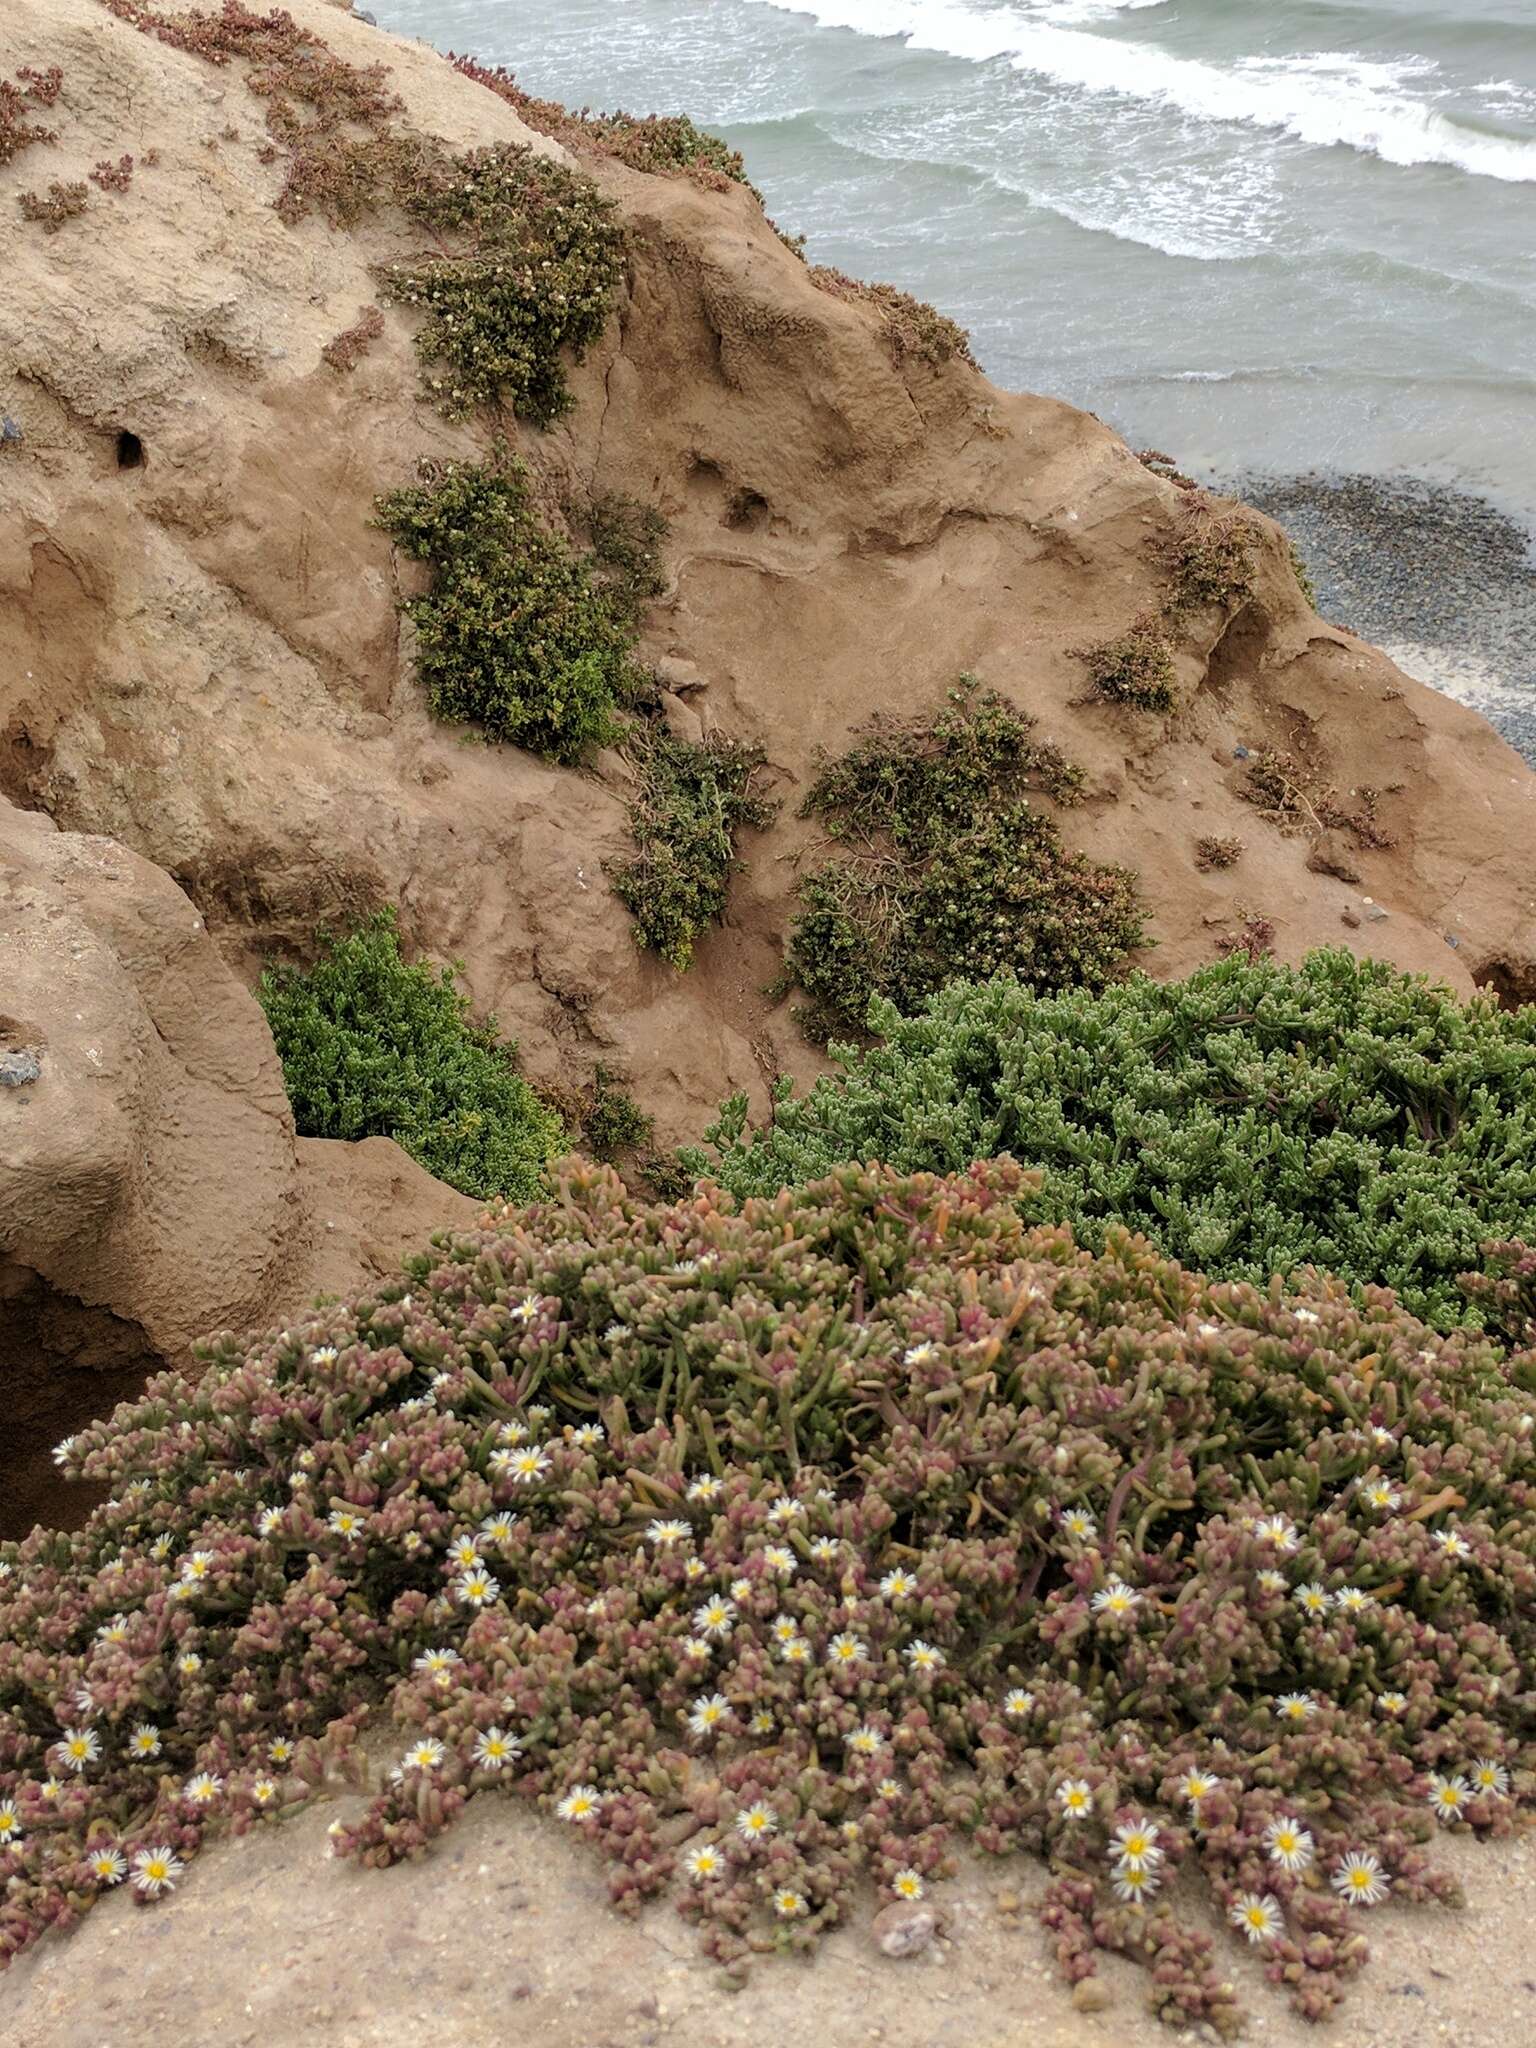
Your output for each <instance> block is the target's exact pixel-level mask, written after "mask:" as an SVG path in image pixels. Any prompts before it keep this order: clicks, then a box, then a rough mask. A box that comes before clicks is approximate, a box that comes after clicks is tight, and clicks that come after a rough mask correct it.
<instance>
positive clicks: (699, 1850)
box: [683, 1842, 725, 1884]
mask: <svg viewBox="0 0 1536 2048" xmlns="http://www.w3.org/2000/svg"><path fill="white" fill-rule="evenodd" d="M683 1868H684V1870H686V1871H687V1873H688V1875H689V1876H690V1877H691V1878H692V1879H693V1881H694V1883H695V1884H702V1883H703V1882H704V1880H705V1878H707V1877H718V1876H719V1875H720V1873H721V1872H722V1871H723V1870H724V1869H725V1858H724V1856H723V1855H722V1854H721V1853H720V1850H719V1848H718V1846H717V1845H716V1844H715V1843H714V1842H700V1843H699V1844H698V1846H697V1847H696V1848H693V1849H690V1850H689V1851H688V1853H687V1855H686V1856H685V1857H684V1858H683Z"/></svg>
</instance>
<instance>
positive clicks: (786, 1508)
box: [768, 1493, 805, 1527]
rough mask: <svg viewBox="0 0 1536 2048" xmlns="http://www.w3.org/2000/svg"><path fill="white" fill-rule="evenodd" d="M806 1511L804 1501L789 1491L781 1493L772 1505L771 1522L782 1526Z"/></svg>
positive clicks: (769, 1511) (769, 1517) (769, 1510)
mask: <svg viewBox="0 0 1536 2048" xmlns="http://www.w3.org/2000/svg"><path fill="white" fill-rule="evenodd" d="M804 1513H805V1503H804V1502H803V1501H798V1500H795V1499H794V1498H793V1497H792V1496H791V1495H789V1494H787V1493H781V1494H780V1495H779V1496H778V1498H777V1499H776V1500H775V1501H773V1503H772V1504H771V1505H770V1507H769V1509H768V1519H769V1521H770V1522H773V1523H775V1524H776V1525H778V1526H779V1527H782V1526H783V1524H784V1523H785V1522H793V1521H795V1520H796V1519H797V1518H798V1517H799V1516H801V1515H803V1514H804Z"/></svg>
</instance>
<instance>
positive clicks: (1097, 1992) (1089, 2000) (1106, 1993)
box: [1072, 1977, 1115, 2012]
mask: <svg viewBox="0 0 1536 2048" xmlns="http://www.w3.org/2000/svg"><path fill="white" fill-rule="evenodd" d="M1114 2002H1115V1994H1114V1993H1113V1992H1112V1991H1111V1990H1110V1988H1109V1986H1108V1985H1107V1984H1105V1983H1103V1982H1101V1980H1100V1979H1099V1978H1097V1977H1082V1978H1079V1980H1078V1981H1077V1983H1076V1984H1074V1985H1073V1986H1072V2003H1073V2005H1074V2006H1075V2007H1076V2009H1077V2011H1079V2012H1107V2011H1108V2010H1109V2008H1110V2007H1111V2006H1112V2005H1113V2004H1114Z"/></svg>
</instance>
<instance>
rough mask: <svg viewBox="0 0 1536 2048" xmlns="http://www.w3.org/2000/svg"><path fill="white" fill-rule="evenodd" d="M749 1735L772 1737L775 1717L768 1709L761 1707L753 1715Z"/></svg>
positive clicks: (748, 1730) (748, 1729)
mask: <svg viewBox="0 0 1536 2048" xmlns="http://www.w3.org/2000/svg"><path fill="white" fill-rule="evenodd" d="M747 1733H748V1734H749V1735H771V1734H772V1733H773V1716H772V1714H770V1713H769V1711H768V1709H767V1708H766V1707H759V1708H758V1709H757V1711H756V1712H755V1713H754V1714H753V1716H752V1718H751V1720H750V1721H749V1722H748V1723H747Z"/></svg>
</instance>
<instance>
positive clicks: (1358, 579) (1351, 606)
mask: <svg viewBox="0 0 1536 2048" xmlns="http://www.w3.org/2000/svg"><path fill="white" fill-rule="evenodd" d="M1218 488H1219V489H1221V490H1222V491H1225V492H1230V493H1231V495H1232V496H1234V497H1238V498H1242V499H1244V500H1245V501H1246V502H1247V503H1248V504H1250V505H1256V506H1257V507H1258V508H1259V510H1260V511H1263V512H1267V513H1268V514H1269V515H1270V517H1271V518H1273V519H1277V520H1278V521H1279V522H1280V524H1281V525H1282V526H1284V527H1285V529H1286V531H1287V532H1288V533H1289V534H1290V536H1291V539H1292V540H1293V541H1294V542H1295V543H1296V547H1297V550H1298V552H1299V553H1300V555H1301V558H1302V560H1303V562H1304V563H1305V565H1306V569H1307V573H1308V574H1309V575H1310V576H1311V578H1312V581H1313V583H1314V584H1315V585H1316V587H1317V607H1318V610H1319V611H1320V612H1321V613H1322V614H1323V616H1324V617H1325V618H1328V619H1333V620H1335V621H1337V622H1338V624H1340V625H1343V626H1348V627H1349V628H1350V629H1351V630H1352V631H1354V632H1356V633H1359V634H1361V635H1363V636H1364V637H1365V638H1366V639H1368V640H1373V641H1374V642H1375V643H1376V644H1377V646H1379V647H1382V648H1384V649H1385V650H1386V652H1387V653H1388V654H1390V655H1391V657H1392V659H1393V660H1394V661H1395V662H1396V663H1397V664H1398V666H1399V667H1400V668H1402V669H1404V670H1405V671H1406V672H1407V673H1408V674H1409V675H1411V676H1413V677H1415V678H1416V679H1417V680H1418V681H1419V682H1422V683H1428V684H1430V685H1431V686H1432V687H1433V688H1435V689H1437V690H1443V691H1444V692H1445V693H1446V695H1447V696H1450V697H1454V698H1456V699H1457V701H1458V702H1459V703H1462V704H1467V705H1470V706H1471V707H1472V709H1473V710H1475V711H1480V712H1481V713H1482V715H1483V716H1484V717H1485V718H1486V719H1487V720H1488V722H1489V724H1490V725H1492V726H1494V727H1495V729H1496V730H1497V731H1499V732H1500V733H1502V734H1503V736H1504V737H1505V739H1507V740H1508V741H1509V743H1510V744H1511V746H1513V747H1515V748H1517V749H1518V750H1519V751H1520V752H1521V753H1522V754H1523V755H1524V756H1525V758H1526V759H1527V760H1528V761H1530V762H1532V763H1533V764H1536V535H1533V534H1532V533H1531V532H1530V531H1528V530H1527V529H1526V528H1525V527H1523V526H1522V525H1520V524H1519V523H1518V522H1517V521H1515V520H1513V519H1510V518H1508V517H1506V516H1505V515H1504V514H1503V513H1501V512H1499V511H1498V510H1496V509H1495V508H1494V507H1493V506H1492V505H1490V504H1488V503H1487V502H1486V501H1485V500H1484V499H1481V498H1477V497H1473V496H1471V495H1469V494H1467V493H1464V492H1460V491H1456V490H1451V489H1447V488H1445V487H1443V486H1439V485H1434V484H1430V483H1425V482H1421V481H1419V480H1418V479H1416V478H1412V477H1381V476H1330V475H1326V474H1312V475H1308V476H1296V477H1278V476H1266V475H1258V474H1250V475H1246V476H1238V477H1234V478H1224V479H1222V480H1221V482H1220V483H1219V485H1218Z"/></svg>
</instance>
